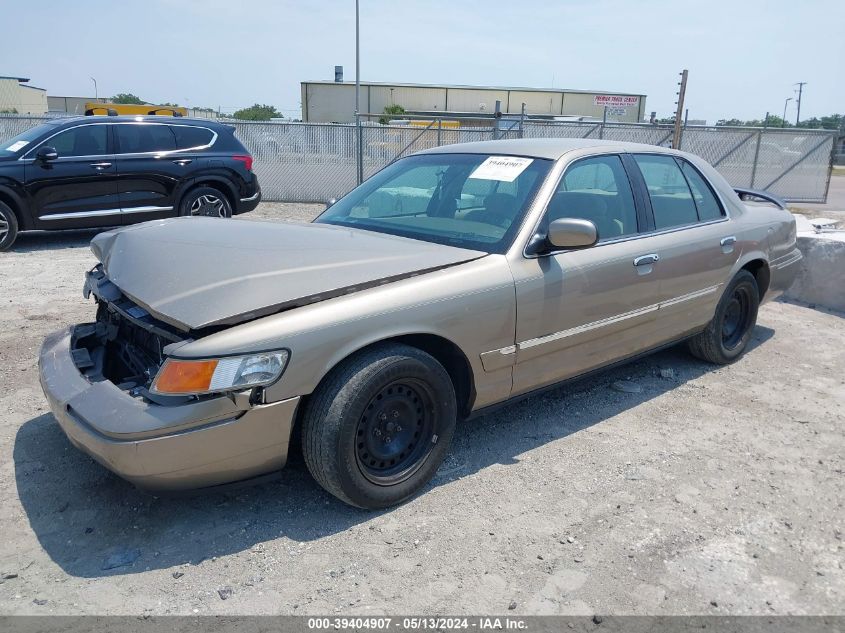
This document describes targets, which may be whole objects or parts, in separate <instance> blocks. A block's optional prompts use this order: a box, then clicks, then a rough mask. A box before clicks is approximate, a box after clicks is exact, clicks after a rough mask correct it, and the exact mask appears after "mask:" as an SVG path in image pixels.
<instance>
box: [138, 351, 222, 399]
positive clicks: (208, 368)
mask: <svg viewBox="0 0 845 633" xmlns="http://www.w3.org/2000/svg"><path fill="white" fill-rule="evenodd" d="M218 362H219V361H216V360H191V361H185V360H173V359H168V360H167V361H166V362H165V363H164V366H163V367H162V368H161V370H160V371H159V372H158V375H157V376H156V379H155V382H154V383H153V386H152V390H153V391H155V392H157V393H172V394H188V393H204V392H206V391H208V390H209V386H210V385H211V377H212V376H213V375H214V370H215V369H217V363H218Z"/></svg>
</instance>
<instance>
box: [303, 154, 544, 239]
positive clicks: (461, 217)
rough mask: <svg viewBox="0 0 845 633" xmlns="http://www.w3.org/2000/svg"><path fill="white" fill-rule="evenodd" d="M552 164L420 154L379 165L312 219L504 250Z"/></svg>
mask: <svg viewBox="0 0 845 633" xmlns="http://www.w3.org/2000/svg"><path fill="white" fill-rule="evenodd" d="M550 166H551V161H549V160H545V159H540V158H523V157H519V156H500V155H490V154H451V153H450V154H423V155H418V156H410V157H408V158H404V159H402V160H400V161H397V162H396V163H394V164H392V165H390V166H388V167H386V168H385V169H383V170H382V171H380V172H379V173H377V174H376V175H375V176H373V177H372V178H370V179H369V180H367V181H366V182H364V183H363V184H362V185H360V186H359V187H357V188H356V189H353V190H352V191H351V192H350V193H348V194H347V195H346V196H344V197H343V198H341V199H340V200H339V201H338V202H337V203H335V204H334V205H333V206H332V207H330V208H328V209H327V210H326V211H325V212H324V213H323V214H322V215H321V216H320V217H318V218H317V219H316V220H315V222H319V223H322V224H337V225H341V226H351V227H356V228H361V229H366V230H369V231H378V232H381V233H391V234H393V235H401V236H403V237H411V238H414V239H419V240H425V241H427V242H437V243H439V244H447V245H449V246H458V247H460V248H471V249H474V250H480V251H486V252H488V253H503V252H504V251H505V250H506V249H507V247H508V246H509V244H510V242H511V241H512V240H513V237H514V234H515V233H516V232H517V231H518V230H519V225H520V223H521V220H522V216H523V214H524V213H525V210H526V208H527V207H528V204H529V203H530V202H531V200H532V198H533V197H534V193H535V192H536V191H537V188H538V187H539V186H540V183H541V182H542V180H543V178H544V177H545V175H546V173H548V170H549V167H550Z"/></svg>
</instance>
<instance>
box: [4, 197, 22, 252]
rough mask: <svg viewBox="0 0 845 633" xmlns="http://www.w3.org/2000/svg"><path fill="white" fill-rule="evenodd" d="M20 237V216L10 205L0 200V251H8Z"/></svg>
mask: <svg viewBox="0 0 845 633" xmlns="http://www.w3.org/2000/svg"><path fill="white" fill-rule="evenodd" d="M17 237H18V218H17V216H16V215H15V212H14V211H12V209H11V208H10V207H9V205H7V204H5V203H3V202H0V252H2V251H7V250H9V249H10V248H11V247H12V244H14V243H15V240H16V239H17Z"/></svg>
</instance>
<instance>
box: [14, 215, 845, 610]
mask: <svg viewBox="0 0 845 633" xmlns="http://www.w3.org/2000/svg"><path fill="white" fill-rule="evenodd" d="M315 209H316V207H313V206H310V207H309V206H307V205H262V208H261V209H260V210H259V211H257V212H254V213H252V214H249V215H250V216H252V217H251V218H247V219H254V218H258V217H265V218H275V219H284V218H291V217H297V218H308V217H310V215H311V214H313V213H314V211H315ZM93 235H94V232H93V231H81V232H73V233H65V234H52V235H50V234H40V235H25V236H23V237H21V239H20V243H19V246H18V247H17V248H16V250H15V251H14V252H12V253H6V254H3V255H2V256H0V304H2V306H3V307H2V315H3V324H4V327H3V328H2V332H0V411H2V413H0V456H2V460H1V461H0V533H2V535H3V538H2V543H0V583H2V584H0V613H3V614H27V613H32V614H58V613H89V614H120V613H125V614H141V613H146V614H165V613H180V614H191V613H203V614H205V613H231V614H234V613H295V614H320V613H322V614H325V613H329V614H331V613H345V614H374V613H384V612H392V613H396V612H405V613H411V612H416V613H425V614H436V613H473V612H476V613H477V612H494V613H516V614H529V613H532V614H534V613H567V614H592V613H613V614H646V613H647V614H681V613H684V614H724V613H731V614H743V615H744V614H786V613H793V614H805V613H809V614H845V569H843V561H845V553H843V545H844V543H843V531H845V509H843V501H845V492H843V490H845V477H843V464H845V439H843V411H845V318H843V316H845V315H841V314H831V313H825V312H822V311H817V310H811V309H808V308H806V307H802V306H798V305H791V304H786V303H773V304H770V305H768V306H766V307H765V308H763V309H762V310H761V312H760V319H759V326H758V328H757V331H756V336H755V339H754V342H753V348H752V349H751V350H750V352H749V353H748V354H747V355H746V356H745V357H744V358H743V359H742V360H741V361H740V362H738V363H736V364H735V365H732V366H730V367H726V368H714V367H711V366H707V365H704V364H702V363H700V362H697V361H694V360H692V359H691V358H690V357H689V356H687V355H686V353H685V352H684V351H683V350H681V349H678V350H670V351H668V352H663V353H660V354H658V355H655V356H652V357H649V358H647V359H645V360H643V361H640V362H638V363H636V364H633V365H629V366H627V367H624V368H622V369H618V370H614V371H612V372H609V373H606V374H604V375H602V376H600V377H599V378H597V379H594V380H591V381H589V382H582V383H578V384H575V385H572V386H569V387H567V388H564V389H560V390H557V391H553V392H550V393H548V394H546V395H544V396H538V397H535V398H532V399H530V400H527V401H524V402H522V403H519V404H515V405H512V406H509V407H507V408H504V409H502V410H500V411H498V412H497V413H495V414H490V415H488V416H486V417H484V418H481V419H477V420H474V421H471V422H467V423H464V424H461V425H460V426H459V428H458V431H457V433H456V437H455V443H454V448H453V450H452V453H451V456H450V457H449V458H448V460H447V461H446V463H445V464H444V466H443V467H442V468H441V470H440V472H439V474H438V476H437V477H436V479H435V481H434V482H433V483H432V484H431V485H430V486H429V488H428V490H427V492H426V493H425V494H423V495H422V496H420V497H418V498H417V499H415V500H413V501H411V502H409V503H407V504H406V505H404V506H402V507H400V508H397V509H394V510H392V511H389V512H382V513H368V512H364V511H358V510H353V509H351V508H348V507H346V506H344V505H342V504H341V503H339V502H337V501H335V500H334V498H332V497H330V496H329V495H328V494H326V493H324V492H322V490H321V489H320V488H318V487H317V485H316V484H315V483H314V482H313V481H312V480H311V478H310V477H309V475H308V473H307V471H306V470H305V467H304V465H303V463H302V460H301V458H295V459H294V463H293V464H291V465H290V466H289V468H288V469H286V471H285V472H284V474H283V476H282V478H281V479H280V480H279V481H276V482H273V483H269V484H265V485H263V486H261V487H256V488H250V489H245V490H240V491H237V492H231V493H227V494H220V493H218V494H214V495H206V496H202V497H186V498H167V499H160V498H153V497H150V496H146V495H144V494H142V493H139V492H137V491H136V490H134V489H133V488H132V487H131V486H129V485H128V484H126V483H124V482H123V481H121V480H120V479H118V478H117V477H114V476H112V475H111V474H109V473H108V472H107V471H105V470H104V469H103V468H102V467H100V466H99V465H97V464H96V463H94V462H93V461H92V460H91V459H89V458H88V457H86V456H84V455H82V454H81V453H79V452H78V451H76V450H75V449H73V448H72V447H71V446H70V445H69V444H68V442H67V441H66V439H65V438H64V436H63V435H62V433H61V432H60V431H59V429H58V427H57V425H56V424H55V422H54V420H53V418H52V417H51V415H50V414H49V413H48V412H47V407H46V405H45V402H44V400H43V398H42V395H41V390H40V388H39V385H38V378H37V369H36V356H37V352H38V348H39V345H40V344H41V341H42V339H43V337H44V335H45V334H47V333H48V332H51V331H53V330H56V329H58V328H61V327H63V326H65V325H67V324H70V323H74V322H78V321H83V320H87V319H90V318H91V315H92V306H91V305H90V304H87V303H86V302H85V301H84V300H83V298H82V296H81V285H82V275H83V272H84V271H85V270H86V269H87V268H88V267H90V266H91V265H93V263H94V260H93V257H92V255H91V254H90V251H89V250H88V248H87V242H88V240H89V239H90V238H91V237H92V236H93ZM220 265H221V266H225V262H220ZM175 274H178V271H175ZM626 378H630V379H632V380H633V381H634V382H635V383H636V384H637V385H639V386H640V387H641V389H642V390H641V392H640V393H623V392H619V391H616V390H614V389H612V388H611V387H610V385H611V384H612V383H613V382H614V381H617V380H621V379H626ZM224 598H225V599H224ZM509 607H510V608H512V610H509Z"/></svg>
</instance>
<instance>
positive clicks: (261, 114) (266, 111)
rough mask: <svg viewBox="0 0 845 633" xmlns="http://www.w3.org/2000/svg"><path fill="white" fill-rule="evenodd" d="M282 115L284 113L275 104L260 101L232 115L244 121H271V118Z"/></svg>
mask: <svg viewBox="0 0 845 633" xmlns="http://www.w3.org/2000/svg"><path fill="white" fill-rule="evenodd" d="M281 116H282V113H281V112H279V111H278V110H276V108H275V106H271V105H260V104H258V103H256V104H255V105H251V106H249V107H248V108H244V109H242V110H238V111H237V112H235V113H234V114H233V115H232V117H233V118H235V119H241V120H243V121H269V120H270V119H273V118H277V117H281Z"/></svg>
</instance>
